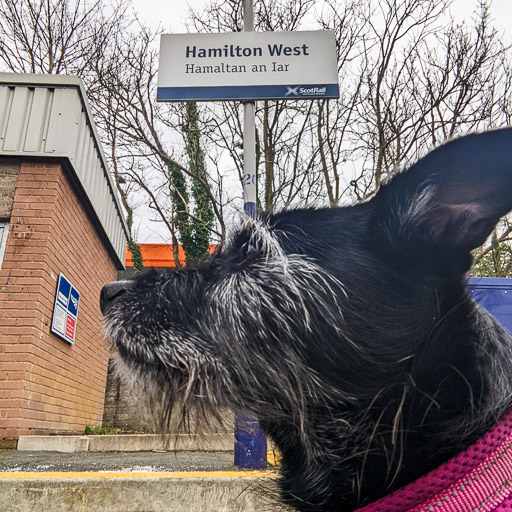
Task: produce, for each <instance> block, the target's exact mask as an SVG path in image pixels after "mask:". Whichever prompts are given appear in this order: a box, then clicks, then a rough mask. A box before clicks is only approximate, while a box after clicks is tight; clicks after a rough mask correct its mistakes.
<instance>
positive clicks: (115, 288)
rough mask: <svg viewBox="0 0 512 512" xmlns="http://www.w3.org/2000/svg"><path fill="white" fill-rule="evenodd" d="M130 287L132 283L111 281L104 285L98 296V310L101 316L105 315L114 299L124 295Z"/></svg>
mask: <svg viewBox="0 0 512 512" xmlns="http://www.w3.org/2000/svg"><path fill="white" fill-rule="evenodd" d="M132 286H133V281H113V282H112V283H108V284H106V285H105V286H104V287H103V288H102V290H101V294H100V308H101V312H102V313H103V315H106V314H107V311H108V310H109V308H110V307H111V306H112V304H113V303H114V302H115V301H116V299H118V298H119V297H121V296H122V295H124V294H125V293H126V292H127V291H128V290H129V289H130V288H131V287H132Z"/></svg>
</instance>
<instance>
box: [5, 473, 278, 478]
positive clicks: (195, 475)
mask: <svg viewBox="0 0 512 512" xmlns="http://www.w3.org/2000/svg"><path fill="white" fill-rule="evenodd" d="M121 478H125V479H126V478H128V479H157V478H167V479H173V478H174V479H187V478H188V479H198V478H217V479H218V478H277V474H276V473H275V472H274V471H154V472H144V473H142V472H138V471H133V472H129V471H101V472H98V471H61V472H57V471H54V472H49V471H47V472H40V473H38V472H33V471H31V472H23V471H17V472H15V471H12V472H11V471H9V472H0V480H71V479H83V480H93V479H121Z"/></svg>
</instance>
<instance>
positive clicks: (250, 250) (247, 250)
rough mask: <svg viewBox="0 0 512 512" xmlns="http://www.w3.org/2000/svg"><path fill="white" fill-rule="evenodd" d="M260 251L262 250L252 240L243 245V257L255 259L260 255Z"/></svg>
mask: <svg viewBox="0 0 512 512" xmlns="http://www.w3.org/2000/svg"><path fill="white" fill-rule="evenodd" d="M259 253H260V251H259V250H258V249H257V248H256V247H255V246H254V245H253V244H252V243H251V242H245V243H244V244H243V245H242V257H243V258H244V259H253V258H255V257H256V256H258V254H259Z"/></svg>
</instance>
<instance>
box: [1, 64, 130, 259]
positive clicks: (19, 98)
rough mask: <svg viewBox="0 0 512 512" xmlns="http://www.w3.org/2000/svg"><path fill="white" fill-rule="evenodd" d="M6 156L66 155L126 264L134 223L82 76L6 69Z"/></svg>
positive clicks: (3, 151)
mask: <svg viewBox="0 0 512 512" xmlns="http://www.w3.org/2000/svg"><path fill="white" fill-rule="evenodd" d="M0 155H5V156H38V157H61V158H66V159H67V160H68V162H69V163H70V164H71V165H70V166H71V168H72V170H73V171H74V173H75V175H76V177H77V178H78V181H79V183H80V184H81V186H82V188H83V191H84V192H85V194H86V196H87V198H88V200H89V202H90V204H91V206H92V208H93V210H94V212H95V214H96V216H97V218H98V220H99V222H100V224H101V226H102V228H103V230H104V232H105V234H106V236H107V239H108V240H109V242H110V244H111V246H112V249H113V250H114V253H115V255H116V256H117V260H118V261H117V264H118V266H119V268H124V261H125V247H126V242H127V240H128V228H127V226H126V223H125V220H124V215H123V211H122V209H121V206H120V204H119V201H118V199H117V195H116V190H115V188H114V185H113V183H112V178H111V176H110V172H109V170H108V165H107V161H106V158H105V155H104V154H103V150H102V147H101V143H100V139H99V136H98V133H97V130H96V127H95V125H94V121H93V119H92V115H91V112H90V109H89V106H88V103H87V96H86V94H85V89H84V86H83V83H82V80H81V79H80V78H78V77H73V76H64V75H36V74H18V73H0Z"/></svg>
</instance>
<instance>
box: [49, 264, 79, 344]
mask: <svg viewBox="0 0 512 512" xmlns="http://www.w3.org/2000/svg"><path fill="white" fill-rule="evenodd" d="M79 303H80V292H79V291H78V290H77V289H76V288H75V287H74V286H73V285H72V284H71V283H70V282H69V280H68V279H67V278H66V277H65V276H64V275H63V274H59V282H58V284H57V294H56V296H55V306H54V307H53V317H52V325H51V331H52V332H53V333H54V334H56V335H57V336H59V337H60V338H62V339H63V340H65V341H67V342H68V343H71V344H73V343H75V334H76V320H77V317H78V305H79Z"/></svg>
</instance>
